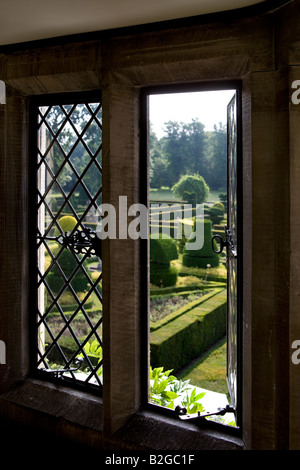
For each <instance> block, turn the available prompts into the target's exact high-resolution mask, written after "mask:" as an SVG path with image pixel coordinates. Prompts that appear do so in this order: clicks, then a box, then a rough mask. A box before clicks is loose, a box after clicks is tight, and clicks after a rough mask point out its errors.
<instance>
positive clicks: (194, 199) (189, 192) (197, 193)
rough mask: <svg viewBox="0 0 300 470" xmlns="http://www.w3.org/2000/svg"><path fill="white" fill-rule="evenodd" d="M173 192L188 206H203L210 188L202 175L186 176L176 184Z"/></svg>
mask: <svg viewBox="0 0 300 470" xmlns="http://www.w3.org/2000/svg"><path fill="white" fill-rule="evenodd" d="M172 191H173V192H174V193H175V195H176V196H178V197H179V198H181V199H182V200H183V201H187V202H188V204H193V205H196V204H202V203H203V202H205V201H206V199H207V196H208V193H209V186H208V185H207V184H206V182H205V180H204V178H203V177H202V176H200V175H184V176H182V177H181V178H180V180H179V181H178V182H177V183H176V184H174V186H173V187H172Z"/></svg>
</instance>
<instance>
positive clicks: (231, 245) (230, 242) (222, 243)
mask: <svg viewBox="0 0 300 470" xmlns="http://www.w3.org/2000/svg"><path fill="white" fill-rule="evenodd" d="M225 234H226V240H223V238H222V237H221V235H218V234H217V235H214V236H213V237H212V239H211V245H212V250H213V252H214V253H217V254H220V253H222V251H223V248H225V247H227V248H228V255H229V256H230V257H232V258H236V257H237V249H236V244H235V242H234V236H233V233H232V231H231V230H230V229H228V228H227V227H225ZM215 241H217V242H218V243H219V249H218V250H216V249H215V246H214V242H215Z"/></svg>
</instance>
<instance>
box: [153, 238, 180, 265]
mask: <svg viewBox="0 0 300 470" xmlns="http://www.w3.org/2000/svg"><path fill="white" fill-rule="evenodd" d="M177 258H178V252H177V246H176V242H175V240H174V239H173V238H171V237H169V236H168V235H164V234H160V235H159V237H155V238H154V237H153V236H150V263H158V264H161V265H165V266H169V263H170V261H172V260H174V259H177Z"/></svg>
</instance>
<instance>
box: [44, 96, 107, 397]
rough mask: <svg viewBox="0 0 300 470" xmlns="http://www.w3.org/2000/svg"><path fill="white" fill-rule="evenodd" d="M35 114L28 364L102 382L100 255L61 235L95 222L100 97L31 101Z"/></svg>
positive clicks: (98, 191) (99, 177)
mask: <svg viewBox="0 0 300 470" xmlns="http://www.w3.org/2000/svg"><path fill="white" fill-rule="evenodd" d="M37 121H38V122H37V128H38V139H37V193H36V195H37V206H38V212H37V214H38V217H37V253H38V255H37V261H38V262H37V297H38V298H37V325H36V326H37V331H38V335H37V353H36V355H35V356H36V368H37V370H38V371H39V372H41V371H42V373H47V375H48V376H50V375H53V376H57V377H60V378H63V379H64V380H72V381H75V382H76V383H78V382H80V383H85V384H89V385H91V386H96V387H98V388H99V387H100V389H102V263H101V259H100V258H99V256H96V255H95V254H93V253H92V252H89V251H87V252H83V253H81V252H80V251H78V250H75V249H74V246H73V247H72V246H71V245H70V244H68V243H66V242H65V240H66V237H69V236H72V235H74V234H75V235H76V234H77V235H78V234H84V233H85V232H86V231H89V232H91V233H93V234H95V233H96V232H97V227H98V224H99V222H100V214H99V212H98V208H99V206H100V205H101V202H102V191H101V187H102V162H101V159H102V107H101V101H100V100H98V101H97V102H82V101H80V102H72V103H67V104H66V103H60V104H57V103H56V104H52V105H43V106H39V107H38V108H37ZM77 238H78V236H77Z"/></svg>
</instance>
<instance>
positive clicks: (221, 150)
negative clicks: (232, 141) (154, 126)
mask: <svg viewBox="0 0 300 470" xmlns="http://www.w3.org/2000/svg"><path fill="white" fill-rule="evenodd" d="M175 99H176V98H175ZM164 131H165V134H164V136H163V137H162V138H160V139H158V138H157V136H156V135H155V133H154V132H153V131H152V130H151V132H150V185H151V188H161V187H163V186H164V187H172V186H173V185H174V184H175V183H176V182H177V181H178V180H179V178H180V177H181V176H182V175H184V174H186V173H188V172H190V173H194V174H199V175H202V176H203V178H204V179H205V181H206V182H207V184H208V185H209V186H210V188H213V189H216V190H219V188H225V187H226V184H227V168H226V166H227V156H226V151H227V141H226V139H227V132H226V125H225V126H223V125H222V124H219V126H218V127H217V126H214V130H213V131H212V132H206V131H205V130H204V125H203V124H202V123H200V122H199V121H198V120H196V119H194V120H192V122H190V123H182V122H180V123H179V122H176V121H168V122H166V123H165V129H164Z"/></svg>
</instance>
